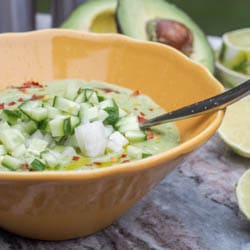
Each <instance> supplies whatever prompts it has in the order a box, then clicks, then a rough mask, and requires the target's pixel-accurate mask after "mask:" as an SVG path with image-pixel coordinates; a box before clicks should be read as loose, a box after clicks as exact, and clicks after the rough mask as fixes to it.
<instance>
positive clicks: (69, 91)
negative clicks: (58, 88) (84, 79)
mask: <svg viewBox="0 0 250 250" xmlns="http://www.w3.org/2000/svg"><path fill="white" fill-rule="evenodd" d="M79 89H80V83H79V81H74V82H72V83H69V84H67V87H66V89H65V92H64V97H65V98H66V99H69V100H74V99H75V98H76V96H77V93H78V91H79Z"/></svg>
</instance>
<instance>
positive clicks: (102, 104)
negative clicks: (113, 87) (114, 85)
mask: <svg viewBox="0 0 250 250" xmlns="http://www.w3.org/2000/svg"><path fill="white" fill-rule="evenodd" d="M98 107H99V109H105V108H107V107H114V102H113V100H112V99H107V100H105V101H103V102H100V103H99V105H98Z"/></svg>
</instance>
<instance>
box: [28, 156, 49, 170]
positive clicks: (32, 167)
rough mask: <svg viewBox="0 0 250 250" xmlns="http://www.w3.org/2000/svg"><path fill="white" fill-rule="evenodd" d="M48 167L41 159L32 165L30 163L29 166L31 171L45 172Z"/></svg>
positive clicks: (34, 161) (35, 160)
mask: <svg viewBox="0 0 250 250" xmlns="http://www.w3.org/2000/svg"><path fill="white" fill-rule="evenodd" d="M45 167H46V165H45V164H44V163H43V162H42V160H41V159H39V160H38V159H34V160H33V161H32V162H31V163H30V166H29V169H30V170H33V171H42V170H44V169H45Z"/></svg>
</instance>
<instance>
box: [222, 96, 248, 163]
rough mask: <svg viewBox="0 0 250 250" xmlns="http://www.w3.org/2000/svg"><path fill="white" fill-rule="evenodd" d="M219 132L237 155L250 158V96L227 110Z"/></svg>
mask: <svg viewBox="0 0 250 250" xmlns="http://www.w3.org/2000/svg"><path fill="white" fill-rule="evenodd" d="M218 132H219V135H220V137H221V138H222V140H223V141H224V142H225V143H226V144H227V145H228V146H229V147H231V148H232V150H233V151H234V152H235V153H237V154H239V155H241V156H244V157H248V158H250V96H247V97H244V98H243V99H241V100H240V101H238V102H236V103H234V104H232V105H231V106H229V107H228V108H227V110H226V113H225V116H224V119H223V122H222V124H221V126H220V128H219V130H218Z"/></svg>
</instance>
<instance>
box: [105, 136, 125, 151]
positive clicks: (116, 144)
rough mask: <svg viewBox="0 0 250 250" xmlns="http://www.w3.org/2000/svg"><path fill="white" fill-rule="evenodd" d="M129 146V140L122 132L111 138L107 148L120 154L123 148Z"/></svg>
mask: <svg viewBox="0 0 250 250" xmlns="http://www.w3.org/2000/svg"><path fill="white" fill-rule="evenodd" d="M127 144H128V140H127V138H126V137H124V136H123V135H122V134H121V133H120V132H118V131H115V132H114V133H112V134H111V135H110V136H109V141H108V145H107V147H108V148H109V149H111V150H113V151H114V152H119V151H121V150H122V148H123V147H124V146H125V145H127Z"/></svg>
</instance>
